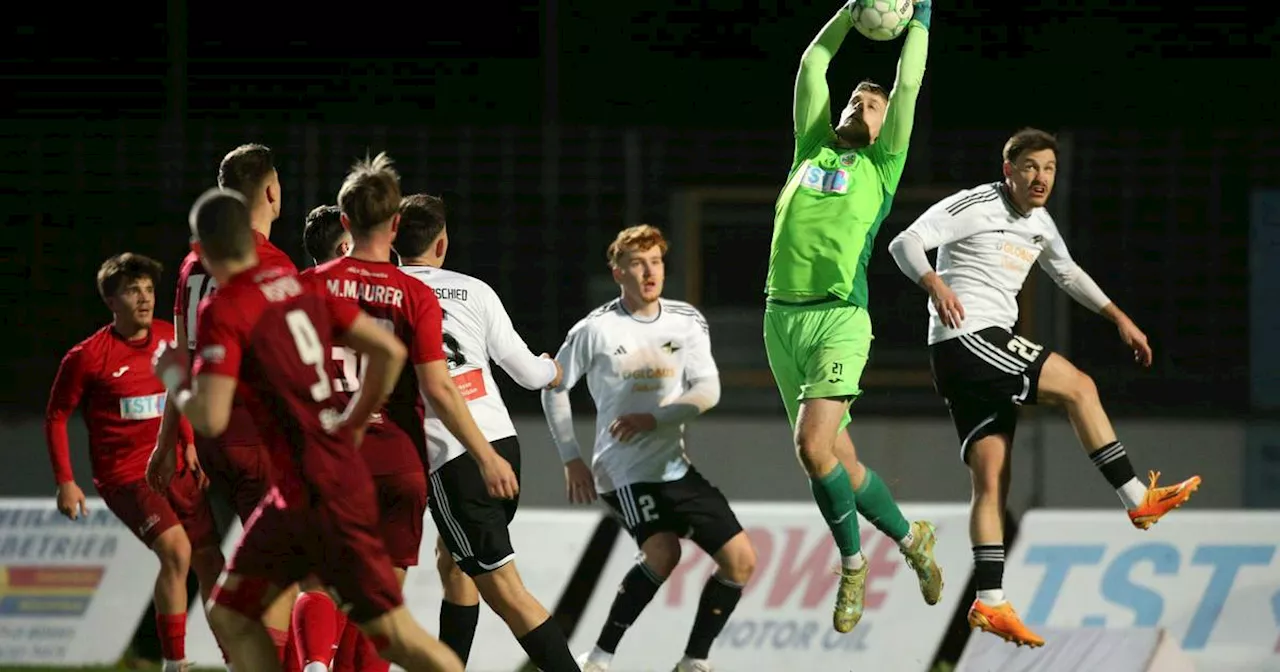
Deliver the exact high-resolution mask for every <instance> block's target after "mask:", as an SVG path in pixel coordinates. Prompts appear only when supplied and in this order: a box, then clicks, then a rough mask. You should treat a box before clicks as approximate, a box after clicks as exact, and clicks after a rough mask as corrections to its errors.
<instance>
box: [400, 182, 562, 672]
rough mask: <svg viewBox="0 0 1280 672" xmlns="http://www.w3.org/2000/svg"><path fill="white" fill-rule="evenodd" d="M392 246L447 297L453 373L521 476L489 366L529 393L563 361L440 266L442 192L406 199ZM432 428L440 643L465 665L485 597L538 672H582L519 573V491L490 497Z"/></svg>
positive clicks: (405, 266)
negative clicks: (534, 348) (514, 533)
mask: <svg viewBox="0 0 1280 672" xmlns="http://www.w3.org/2000/svg"><path fill="white" fill-rule="evenodd" d="M395 248H396V251H397V252H399V254H400V263H401V266H400V269H401V270H403V271H404V272H406V273H408V274H409V275H412V276H413V277H415V278H417V279H419V280H421V281H422V282H423V283H425V284H426V285H428V286H429V287H430V288H431V290H433V291H434V292H435V295H436V297H437V298H438V299H439V300H440V307H441V309H442V313H443V315H444V323H443V332H444V334H443V335H444V347H445V356H446V361H447V363H448V368H449V373H450V374H451V375H452V376H453V382H454V384H455V385H456V386H457V387H458V389H459V391H460V392H461V393H462V396H463V397H464V398H465V399H466V400H467V405H468V406H469V407H470V408H471V415H472V416H473V417H474V418H475V419H476V424H477V425H479V427H480V431H481V432H482V433H483V434H484V438H485V440H487V441H489V443H490V445H492V446H493V449H494V450H495V451H497V453H498V454H499V455H501V456H502V457H503V458H505V459H506V460H507V462H508V463H510V464H511V467H512V469H513V470H514V471H515V474H516V478H517V479H518V478H519V477H520V442H519V439H518V438H517V437H516V428H515V425H514V424H513V423H512V422H511V415H510V414H509V413H508V412H507V406H506V404H504V403H503V401H502V395H501V393H499V391H498V385H497V381H496V380H494V378H493V370H492V369H491V368H490V365H489V362H490V361H494V362H497V363H498V365H499V366H501V367H502V369H503V370H504V371H506V372H507V374H508V375H510V376H511V379H512V380H514V381H516V382H517V383H519V384H520V386H521V387H523V388H525V389H527V390H538V389H543V388H547V387H553V386H555V385H558V384H559V383H560V365H559V364H558V363H557V362H556V361H555V360H554V359H551V358H550V357H549V356H545V355H544V356H543V357H539V356H537V355H535V354H533V353H532V352H530V350H529V346H527V345H526V344H525V342H524V339H522V338H520V335H519V334H518V333H516V330H515V327H514V326H513V325H512V323H511V317H510V316H509V315H507V310H506V308H505V307H504V306H503V305H502V300H501V299H499V298H498V295H497V293H496V292H494V291H493V288H492V287H490V286H489V285H487V284H485V283H484V282H483V281H481V280H478V279H476V278H473V277H471V276H469V275H464V274H462V273H457V272H455V271H447V270H444V269H443V268H441V267H442V266H443V265H444V259H445V255H446V254H447V253H448V250H449V235H448V232H447V231H446V226H445V209H444V203H443V202H442V201H441V200H440V199H439V198H437V197H435V196H429V195H427V194H414V195H412V196H407V197H405V198H404V200H403V201H401V203H400V229H399V231H398V232H397V233H396V239H395ZM426 430H427V447H428V457H429V461H430V467H429V468H430V469H431V497H430V504H431V515H432V517H433V518H434V519H435V522H436V528H437V529H439V530H440V536H439V537H438V538H437V541H436V568H437V569H438V570H439V572H440V581H441V583H443V585H444V601H443V602H442V603H441V604H440V640H441V641H443V642H444V643H445V644H448V645H449V646H450V647H452V648H453V650H454V651H455V652H457V654H458V656H460V657H461V658H462V661H463V662H464V663H465V662H466V661H467V658H468V657H469V655H470V653H471V643H472V641H473V639H474V638H475V630H476V622H477V620H478V618H479V615H480V595H483V596H484V600H485V602H486V603H487V604H488V605H489V606H490V607H491V608H492V609H493V610H494V612H496V613H497V614H498V616H500V617H501V618H502V620H503V621H505V622H506V624H507V626H508V627H509V628H511V634H513V635H515V637H516V639H517V640H518V641H519V642H520V645H521V646H522V647H524V650H525V651H526V652H527V653H528V654H529V659H530V660H531V661H532V662H533V664H534V665H535V666H536V667H537V668H538V669H540V670H543V672H560V671H561V670H568V671H571V672H578V670H579V667H578V664H577V663H576V662H574V660H573V655H572V654H570V653H569V643H568V642H567V641H566V640H565V636H564V632H563V631H561V629H560V626H559V625H557V624H556V622H555V621H554V620H552V619H551V615H550V614H548V613H547V610H546V609H545V608H543V606H542V605H541V604H540V603H539V602H538V600H537V598H535V597H534V596H533V595H531V594H530V593H529V591H528V590H527V589H526V588H525V585H524V582H523V581H522V580H521V579H520V574H519V572H518V571H516V563H515V560H516V552H515V549H514V548H513V547H512V545H511V534H510V532H509V531H508V530H507V526H508V525H510V524H511V520H512V519H513V518H514V517H515V514H516V509H517V507H518V505H519V502H520V500H519V497H518V496H517V497H513V498H511V499H496V498H493V497H490V496H489V494H488V492H487V488H486V487H485V482H484V478H483V477H482V475H481V472H480V465H479V463H477V462H476V460H475V458H474V457H472V456H471V454H470V453H468V452H467V449H466V448H465V447H464V446H463V445H462V442H460V441H458V439H457V438H455V437H454V436H453V435H452V434H450V433H449V431H448V430H447V429H446V427H445V426H444V423H442V422H441V421H440V419H439V418H436V417H435V416H434V414H431V413H428V415H427V420H426ZM477 588H478V589H479V592H478V594H477Z"/></svg>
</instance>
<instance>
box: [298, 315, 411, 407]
mask: <svg viewBox="0 0 1280 672" xmlns="http://www.w3.org/2000/svg"><path fill="white" fill-rule="evenodd" d="M373 321H374V322H375V323H376V324H377V325H378V326H380V327H382V328H383V329H386V330H387V331H390V332H391V333H395V331H396V325H395V323H394V322H392V321H391V320H384V319H381V318H376V317H375V318H373ZM331 357H332V358H333V361H334V362H336V363H337V364H338V365H339V366H340V367H341V371H342V376H341V377H337V378H334V379H333V387H334V389H336V390H338V391H339V392H349V393H354V392H359V391H360V380H361V379H362V378H364V369H365V367H366V366H367V365H368V364H369V358H368V357H367V356H365V355H361V354H358V353H357V352H356V351H355V350H352V349H351V348H346V347H343V346H341V345H335V346H333V352H332V353H331ZM308 363H309V362H308Z"/></svg>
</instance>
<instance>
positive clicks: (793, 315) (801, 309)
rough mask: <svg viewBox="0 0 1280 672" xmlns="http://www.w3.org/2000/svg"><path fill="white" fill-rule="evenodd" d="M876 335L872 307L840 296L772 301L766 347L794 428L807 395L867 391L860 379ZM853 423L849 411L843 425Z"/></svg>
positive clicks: (850, 394)
mask: <svg viewBox="0 0 1280 672" xmlns="http://www.w3.org/2000/svg"><path fill="white" fill-rule="evenodd" d="M873 338H874V336H872V334H871V315H870V314H868V313H867V309H866V308H861V307H858V306H851V305H849V304H847V303H845V302H844V301H840V300H838V299H832V300H830V301H821V302H818V303H803V304H791V303H781V302H777V301H772V300H771V301H769V302H768V303H767V304H766V306H765V311H764V347H765V352H766V353H767V354H768V356H769V368H770V369H771V370H772V371H773V379H774V381H775V382H776V383H777V385H778V392H779V393H781V394H782V403H783V405H784V406H786V408H787V419H788V420H790V421H791V426H792V428H794V427H795V426H796V416H797V415H798V414H799V413H800V402H801V401H803V400H805V399H827V398H840V399H849V400H853V399H856V398H857V397H858V395H860V394H862V388H861V387H859V385H858V383H859V380H860V379H861V378H862V370H863V369H864V368H866V366H867V356H868V355H869V354H870V353H871V340H872V339H873ZM848 424H849V416H848V414H846V415H845V418H844V420H842V421H841V422H840V429H844V428H845V427H846V426H848Z"/></svg>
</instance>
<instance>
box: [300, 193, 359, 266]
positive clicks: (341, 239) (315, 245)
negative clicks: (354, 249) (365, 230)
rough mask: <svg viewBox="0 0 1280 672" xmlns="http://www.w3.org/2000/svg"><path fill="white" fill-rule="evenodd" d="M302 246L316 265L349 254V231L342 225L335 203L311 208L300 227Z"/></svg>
mask: <svg viewBox="0 0 1280 672" xmlns="http://www.w3.org/2000/svg"><path fill="white" fill-rule="evenodd" d="M302 246H303V247H304V248H306V250H307V254H308V255H310V256H311V260H312V261H313V262H315V264H316V266H319V265H320V264H323V263H325V262H327V261H330V260H332V259H337V258H338V257H345V256H347V255H348V254H350V253H351V232H350V231H347V229H346V227H344V226H343V225H342V210H341V209H339V208H338V206H336V205H319V206H316V207H315V208H312V210H311V212H309V213H307V222H306V225H305V226H304V227H303V229H302Z"/></svg>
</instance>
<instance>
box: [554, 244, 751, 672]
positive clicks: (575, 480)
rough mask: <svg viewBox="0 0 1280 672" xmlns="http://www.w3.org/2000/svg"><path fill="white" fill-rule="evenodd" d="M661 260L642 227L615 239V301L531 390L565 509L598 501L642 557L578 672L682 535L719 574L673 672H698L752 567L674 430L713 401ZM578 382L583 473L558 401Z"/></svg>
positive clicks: (689, 314) (603, 661)
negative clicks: (589, 435) (591, 431)
mask: <svg viewBox="0 0 1280 672" xmlns="http://www.w3.org/2000/svg"><path fill="white" fill-rule="evenodd" d="M666 252H667V241H666V240H665V239H664V238H663V236H662V232H661V231H659V230H658V229H656V228H654V227H652V226H648V225H641V226H633V227H631V228H628V229H623V230H622V232H620V233H619V234H618V236H617V238H616V239H614V241H613V243H612V244H611V245H610V246H609V250H608V255H607V256H608V261H609V266H610V268H611V269H612V271H613V279H614V281H615V282H617V283H618V285H620V286H621V290H622V296H621V297H620V298H618V299H614V300H613V301H610V302H609V303H606V304H605V305H603V306H601V307H599V308H597V309H595V310H594V311H592V312H591V313H590V314H588V315H587V316H586V317H585V318H583V319H582V320H581V321H579V322H578V323H577V324H576V325H574V327H573V329H571V330H570V331H569V335H568V336H567V337H566V338H565V342H564V345H562V346H561V347H560V351H559V352H558V353H556V360H557V361H559V362H560V366H561V368H562V370H563V371H564V375H563V380H562V381H561V384H560V386H559V387H558V388H556V389H555V390H553V391H547V392H543V393H542V407H543V411H544V412H545V413H546V416H547V422H548V424H549V425H550V428H551V435H552V438H554V439H555V442H556V447H557V448H558V449H559V451H560V458H561V459H562V460H563V461H564V464H565V481H566V485H567V490H568V495H569V500H570V501H571V502H574V503H587V502H592V501H595V499H596V493H597V492H598V493H600V495H601V496H602V497H603V498H604V500H605V502H606V503H608V505H609V507H610V508H611V509H612V510H613V511H614V513H616V514H617V516H618V517H619V518H621V520H622V524H623V525H624V526H625V527H626V528H627V530H628V531H629V532H630V533H631V536H632V537H634V538H635V540H636V544H637V545H639V546H640V551H641V555H642V559H641V560H640V561H639V562H638V563H636V566H635V567H633V568H632V569H631V571H630V572H629V573H628V574H627V576H626V578H624V579H623V580H622V585H621V586H620V587H619V588H618V595H617V597H615V598H614V600H613V606H612V607H611V608H610V610H609V619H608V621H607V622H606V623H605V625H604V628H603V629H602V630H601V632H600V637H599V638H598V639H597V640H596V646H595V647H594V648H593V649H592V650H591V651H590V652H588V653H586V654H584V655H583V656H582V657H581V658H579V662H581V663H582V666H583V667H582V669H583V671H584V672H605V671H606V670H608V669H609V665H610V663H611V662H612V660H613V655H614V653H615V651H616V650H617V647H618V643H619V642H620V641H621V640H622V636H623V634H624V633H626V630H627V628H628V627H630V626H631V624H632V623H634V622H635V619H636V618H637V617H638V616H640V612H641V611H643V610H644V608H645V606H646V605H648V604H649V601H650V600H652V599H653V596H654V594H656V593H657V592H658V588H660V587H661V586H662V583H663V581H665V580H666V578H667V577H668V576H669V575H670V574H671V572H672V570H674V569H675V568H676V565H677V564H679V562H680V553H681V549H680V538H681V537H682V536H690V538H692V539H693V542H694V543H696V544H697V545H698V546H699V547H700V548H702V550H704V551H706V552H707V554H708V555H710V556H711V557H712V558H713V559H714V560H715V561H716V564H717V565H718V566H719V568H718V569H717V570H716V572H715V573H714V574H713V575H712V576H711V577H710V578H708V579H707V583H706V586H705V587H704V588H703V589H702V597H701V598H700V600H699V601H698V612H697V615H696V616H695V617H694V621H693V630H692V631H691V632H690V633H689V641H688V645H687V646H686V647H685V653H684V657H683V658H681V660H680V661H679V662H678V663H677V664H676V667H675V672H709V670H710V669H711V664H710V663H709V662H708V660H707V659H708V658H709V657H710V652H711V644H712V642H714V641H715V638H716V637H717V636H718V635H719V634H720V631H721V630H722V629H724V625H725V623H727V622H728V621H729V616H730V615H731V614H733V610H734V608H735V607H737V605H738V599H739V598H741V597H742V588H743V586H745V585H746V584H747V581H748V580H749V579H750V578H751V573H752V572H753V571H754V569H755V563H756V553H755V549H754V548H753V547H752V545H751V540H750V539H749V538H748V537H747V534H746V532H744V531H743V529H742V525H741V524H739V523H738V518H737V516H735V515H734V513H733V510H732V509H730V508H729V502H728V500H726V499H725V497H724V495H723V494H722V493H721V492H720V490H719V489H717V488H716V487H715V486H714V485H712V484H711V483H710V482H708V481H707V479H706V478H704V477H703V476H702V474H700V473H699V472H698V470H697V469H695V468H694V467H693V465H692V464H691V463H690V461H689V457H688V455H686V454H685V445H684V424H685V423H687V422H689V421H691V420H693V419H694V418H696V417H698V416H699V415H701V414H703V413H705V412H707V411H708V410H710V409H711V408H712V407H713V406H715V405H716V404H717V403H718V402H719V401H720V372H719V369H718V368H717V367H716V362H715V359H713V358H712V356H711V336H710V332H709V331H708V329H707V322H706V319H705V318H703V316H702V313H700V312H699V311H698V309H696V308H694V307H693V306H691V305H689V304H687V303H685V302H683V301H673V300H671V299H664V298H662V285H663V281H664V279H665V277H666V271H665V267H664V264H663V257H664V256H665V255H666ZM583 376H586V377H587V385H588V387H589V388H590V389H591V397H592V399H593V400H594V401H595V405H596V409H597V412H596V438H595V450H594V453H593V455H592V459H591V466H590V467H587V465H585V464H584V463H583V461H582V455H581V452H580V450H579V448H578V442H577V438H576V437H575V436H574V431H573V412H572V408H571V407H570V404H569V390H571V389H573V386H574V385H576V384H577V383H578V381H579V380H580V379H581V378H582V377H583ZM593 474H594V475H593Z"/></svg>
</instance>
